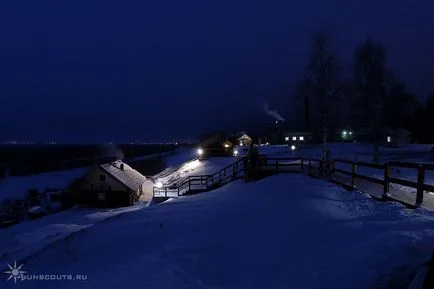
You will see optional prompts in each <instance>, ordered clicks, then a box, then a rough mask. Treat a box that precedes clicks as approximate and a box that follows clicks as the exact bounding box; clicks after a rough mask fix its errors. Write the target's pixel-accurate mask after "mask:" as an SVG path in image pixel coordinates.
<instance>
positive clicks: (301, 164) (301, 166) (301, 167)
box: [300, 159, 304, 171]
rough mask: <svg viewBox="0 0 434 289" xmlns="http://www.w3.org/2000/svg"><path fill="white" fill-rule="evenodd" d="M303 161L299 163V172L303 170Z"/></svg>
mask: <svg viewBox="0 0 434 289" xmlns="http://www.w3.org/2000/svg"><path fill="white" fill-rule="evenodd" d="M303 161H304V160H303V159H301V163H300V169H301V171H303V169H304V167H303V166H304V164H303Z"/></svg>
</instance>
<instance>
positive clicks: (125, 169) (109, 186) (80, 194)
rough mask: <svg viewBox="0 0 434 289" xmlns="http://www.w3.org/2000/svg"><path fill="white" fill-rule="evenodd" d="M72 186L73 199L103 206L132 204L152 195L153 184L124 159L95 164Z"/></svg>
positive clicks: (147, 198)
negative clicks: (123, 160)
mask: <svg viewBox="0 0 434 289" xmlns="http://www.w3.org/2000/svg"><path fill="white" fill-rule="evenodd" d="M75 185H76V187H75V188H74V187H73V188H71V190H70V198H72V200H71V201H72V202H77V203H79V204H86V205H91V206H101V207H120V206H129V205H132V204H133V203H134V202H136V201H138V200H139V198H140V199H142V200H150V199H151V198H152V187H153V184H152V182H151V181H150V180H148V179H146V177H145V176H143V175H142V174H140V173H139V172H138V171H136V170H134V169H133V168H131V167H130V166H128V165H127V164H125V163H124V162H122V161H119V160H118V161H115V162H111V163H107V164H102V165H98V166H94V167H93V168H92V169H91V170H90V171H89V172H88V173H87V174H86V175H85V176H84V177H83V178H82V179H80V180H79V182H78V183H76V184H75Z"/></svg>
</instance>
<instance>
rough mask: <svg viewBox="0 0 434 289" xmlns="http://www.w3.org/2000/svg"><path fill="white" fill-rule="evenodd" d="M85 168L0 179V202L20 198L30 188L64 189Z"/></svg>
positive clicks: (81, 174) (80, 174)
mask: <svg viewBox="0 0 434 289" xmlns="http://www.w3.org/2000/svg"><path fill="white" fill-rule="evenodd" d="M86 169H87V168H77V169H71V170H63V171H58V172H51V173H43V174H36V175H29V176H18V177H15V176H11V177H8V178H5V179H0V203H1V202H2V201H3V200H5V199H22V198H24V197H25V193H26V192H27V191H28V190H30V189H37V190H45V189H64V188H65V187H66V186H67V185H69V184H70V183H71V182H72V181H73V180H74V179H76V178H79V177H81V176H83V174H84V173H85V172H86Z"/></svg>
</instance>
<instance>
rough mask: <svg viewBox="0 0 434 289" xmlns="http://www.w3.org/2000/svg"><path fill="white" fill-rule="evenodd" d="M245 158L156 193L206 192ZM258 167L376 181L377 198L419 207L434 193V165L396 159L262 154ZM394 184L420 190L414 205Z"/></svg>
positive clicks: (237, 172) (235, 174) (239, 168)
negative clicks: (429, 175) (395, 171)
mask: <svg viewBox="0 0 434 289" xmlns="http://www.w3.org/2000/svg"><path fill="white" fill-rule="evenodd" d="M245 160H246V159H245V158H241V159H240V160H238V161H237V162H235V163H233V164H230V165H228V166H226V167H225V168H223V169H221V170H220V171H218V172H216V173H215V174H212V175H205V176H190V177H187V178H185V179H183V180H182V181H181V182H179V185H176V186H172V187H170V186H168V187H163V188H160V189H157V188H154V196H156V193H158V196H165V197H169V196H170V194H172V195H176V196H182V195H184V194H187V193H189V192H192V191H201V190H203V191H206V190H209V189H211V188H213V187H216V186H221V185H223V184H225V183H228V182H231V181H232V180H235V179H238V178H239V177H242V176H243V175H244V173H243V171H244V161H245ZM342 164H344V165H347V166H348V169H343V168H340V165H342ZM255 167H256V168H259V170H260V171H262V172H267V171H272V172H307V173H308V174H309V175H310V176H315V177H319V178H325V179H328V180H331V181H333V182H335V183H337V184H340V185H343V186H346V187H350V188H355V189H356V188H359V184H361V182H362V181H363V182H367V183H373V184H376V185H378V186H381V187H382V189H380V191H379V192H378V193H377V194H376V195H375V196H374V197H377V198H380V199H384V200H390V199H391V200H396V201H399V202H401V203H405V204H407V205H409V206H414V207H418V206H420V205H421V204H422V203H423V202H424V192H426V191H428V192H434V185H431V184H427V183H426V182H425V175H426V171H434V164H426V163H411V162H396V161H391V162H388V163H384V164H380V163H371V162H362V161H351V160H346V159H334V160H331V161H324V160H321V159H315V158H295V157H289V158H288V157H285V158H278V157H264V156H261V157H260V158H259V160H258V162H257V163H256V164H255ZM360 168H369V169H375V170H379V171H381V173H380V175H381V176H382V178H377V177H373V176H372V174H363V173H362V172H361V171H360ZM391 168H410V169H416V170H417V181H411V180H408V179H403V178H398V177H395V176H392V175H391ZM339 174H340V175H344V176H346V177H347V178H348V179H349V182H341V181H339V178H338V176H339ZM391 184H399V185H402V186H406V187H410V188H414V189H416V201H415V202H414V204H411V203H410V202H408V201H403V200H401V199H399V198H396V196H394V195H392V194H391V193H390V185H391ZM368 193H369V192H368ZM406 194H408V193H406ZM433 206H434V203H433ZM433 208H434V207H433Z"/></svg>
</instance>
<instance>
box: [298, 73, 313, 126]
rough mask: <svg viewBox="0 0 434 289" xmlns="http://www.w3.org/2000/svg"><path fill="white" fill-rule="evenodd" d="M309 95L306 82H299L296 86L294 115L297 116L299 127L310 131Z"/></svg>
mask: <svg viewBox="0 0 434 289" xmlns="http://www.w3.org/2000/svg"><path fill="white" fill-rule="evenodd" d="M310 98H311V95H310V93H309V86H308V84H307V83H306V81H301V82H300V83H299V84H298V86H297V105H296V106H295V109H296V111H295V113H296V114H297V116H298V120H299V124H300V125H299V126H301V127H303V129H306V130H311V105H310V103H311V99H310Z"/></svg>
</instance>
